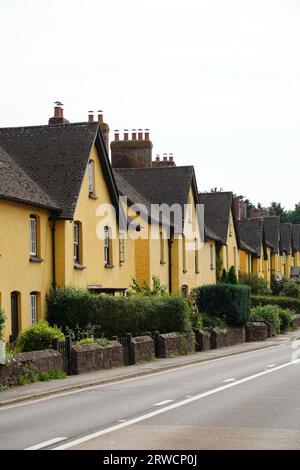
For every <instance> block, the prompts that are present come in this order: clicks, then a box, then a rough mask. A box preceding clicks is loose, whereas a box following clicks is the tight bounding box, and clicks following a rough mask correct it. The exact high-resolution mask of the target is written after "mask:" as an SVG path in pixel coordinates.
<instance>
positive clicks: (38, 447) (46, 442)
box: [25, 437, 67, 450]
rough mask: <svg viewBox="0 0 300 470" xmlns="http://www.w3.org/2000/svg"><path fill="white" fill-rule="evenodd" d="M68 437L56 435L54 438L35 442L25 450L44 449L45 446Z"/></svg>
mask: <svg viewBox="0 0 300 470" xmlns="http://www.w3.org/2000/svg"><path fill="white" fill-rule="evenodd" d="M66 439H67V438H66V437H54V438H53V439H49V441H44V442H40V443H39V444H35V445H34V446H31V447H27V449H25V450H38V449H43V448H44V447H48V446H51V445H52V444H56V443H57V442H61V441H65V440H66Z"/></svg>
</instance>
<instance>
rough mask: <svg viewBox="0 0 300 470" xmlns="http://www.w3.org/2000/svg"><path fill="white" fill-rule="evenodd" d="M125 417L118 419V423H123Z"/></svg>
mask: <svg viewBox="0 0 300 470" xmlns="http://www.w3.org/2000/svg"><path fill="white" fill-rule="evenodd" d="M126 421H127V419H118V423H125V422H126Z"/></svg>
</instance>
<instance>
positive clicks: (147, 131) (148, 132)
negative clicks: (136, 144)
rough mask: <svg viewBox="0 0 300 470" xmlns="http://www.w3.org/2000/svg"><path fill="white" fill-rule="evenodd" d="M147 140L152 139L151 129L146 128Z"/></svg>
mask: <svg viewBox="0 0 300 470" xmlns="http://www.w3.org/2000/svg"><path fill="white" fill-rule="evenodd" d="M145 140H150V129H145Z"/></svg>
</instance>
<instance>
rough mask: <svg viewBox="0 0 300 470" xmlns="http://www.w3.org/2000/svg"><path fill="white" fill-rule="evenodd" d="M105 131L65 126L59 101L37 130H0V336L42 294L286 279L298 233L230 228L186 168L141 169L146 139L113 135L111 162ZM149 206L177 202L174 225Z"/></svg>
mask: <svg viewBox="0 0 300 470" xmlns="http://www.w3.org/2000/svg"><path fill="white" fill-rule="evenodd" d="M108 131H109V129H108V126H107V125H106V124H105V123H103V119H102V115H99V116H98V121H97V122H93V119H92V118H91V117H90V118H89V122H83V123H74V124H71V123H69V122H68V121H67V120H66V119H65V118H64V117H63V110H62V108H61V107H60V106H59V105H58V106H56V108H55V114H54V117H53V118H50V120H49V124H48V125H43V126H34V127H21V128H2V129H0V306H1V307H2V308H3V309H4V311H5V313H6V316H7V322H6V329H5V336H6V339H7V340H10V341H13V340H14V339H15V338H16V336H17V335H18V332H19V331H20V330H22V329H23V328H25V327H27V326H29V325H30V324H32V323H34V322H36V321H37V320H38V319H40V318H43V317H44V316H45V315H46V295H47V293H48V292H49V290H50V288H51V287H54V288H55V287H56V286H62V285H74V286H80V287H83V288H87V289H89V290H90V291H92V292H97V293H108V294H114V295H125V293H126V291H127V289H128V287H129V286H130V284H131V282H132V279H133V278H135V279H136V280H137V281H138V282H139V283H142V282H144V281H145V282H147V283H148V284H151V282H152V276H153V275H156V276H159V277H160V279H161V281H162V283H163V284H165V285H166V286H167V287H168V289H169V291H170V292H176V293H182V295H187V294H188V292H189V291H190V290H191V289H192V288H193V287H195V286H198V285H201V284H206V283H214V282H216V278H217V271H219V270H220V268H221V267H222V266H223V267H225V268H226V269H228V268H229V267H230V266H232V265H233V266H235V268H236V271H239V270H241V271H243V272H253V273H258V274H259V275H260V276H263V277H265V279H267V280H268V281H270V276H271V273H281V274H282V275H285V276H289V275H290V273H291V267H293V269H294V272H295V273H297V266H300V260H299V251H300V248H299V234H300V231H299V226H294V227H292V226H290V225H289V224H283V225H280V224H279V221H278V218H277V217H270V218H264V219H263V218H258V219H244V220H243V219H242V220H240V221H238V220H237V218H236V216H235V210H234V201H233V195H232V193H229V192H219V193H202V194H201V193H200V194H199V193H198V189H197V182H196V178H195V173H194V169H193V167H192V166H184V167H176V166H175V164H174V162H173V158H172V157H171V156H170V157H169V158H168V157H164V158H163V161H160V160H159V158H157V159H156V161H155V162H152V143H151V142H150V140H149V132H148V131H146V132H145V133H143V132H142V131H140V130H139V132H138V133H136V132H135V131H133V132H132V135H131V136H130V138H129V134H128V132H127V131H126V132H125V135H124V139H122V140H120V138H119V134H118V133H116V134H115V140H114V141H113V142H112V144H111V150H112V164H111V163H110V161H109V156H108ZM120 196H122V198H123V199H122V201H121V203H120ZM124 196H126V198H127V199H126V200H125V199H124ZM137 204H138V206H137ZM157 204H158V205H161V204H166V205H167V206H168V207H170V206H173V205H174V204H176V205H177V206H180V207H181V208H182V217H181V219H180V221H179V222H178V218H177V222H175V221H174V220H173V219H171V221H170V220H168V218H167V217H166V216H165V215H162V214H160V213H159V212H157V211H155V210H154V211H151V209H152V207H153V205H157ZM199 204H204V208H205V212H204V220H203V214H201V212H198V211H197V205H199ZM127 229H128V230H127Z"/></svg>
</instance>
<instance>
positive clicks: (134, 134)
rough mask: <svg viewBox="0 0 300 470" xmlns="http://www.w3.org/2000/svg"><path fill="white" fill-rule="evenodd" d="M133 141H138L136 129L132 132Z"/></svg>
mask: <svg viewBox="0 0 300 470" xmlns="http://www.w3.org/2000/svg"><path fill="white" fill-rule="evenodd" d="M131 139H132V140H136V129H132V132H131Z"/></svg>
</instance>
